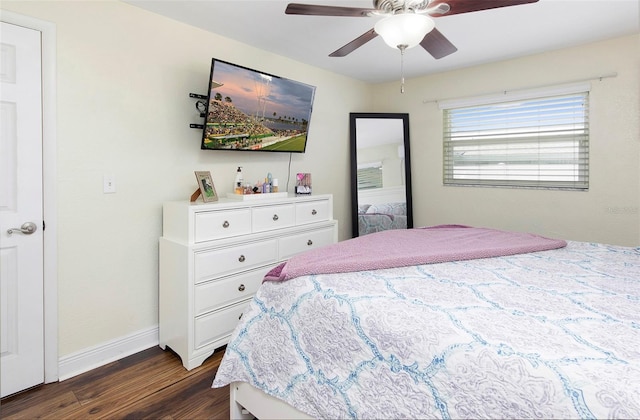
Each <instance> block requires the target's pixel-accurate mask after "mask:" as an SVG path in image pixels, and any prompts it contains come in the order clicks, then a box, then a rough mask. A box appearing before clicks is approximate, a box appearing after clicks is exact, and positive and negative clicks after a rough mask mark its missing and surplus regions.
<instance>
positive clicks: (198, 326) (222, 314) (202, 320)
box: [193, 300, 249, 349]
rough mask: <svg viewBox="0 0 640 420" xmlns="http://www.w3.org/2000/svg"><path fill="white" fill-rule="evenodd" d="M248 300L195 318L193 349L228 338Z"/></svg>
mask: <svg viewBox="0 0 640 420" xmlns="http://www.w3.org/2000/svg"><path fill="white" fill-rule="evenodd" d="M248 303H249V300H245V301H242V302H240V303H238V304H236V305H233V306H230V307H228V308H225V309H222V310H219V311H216V312H213V313H210V314H208V315H203V316H200V317H197V318H195V328H194V329H195V334H194V343H193V344H194V348H195V349H199V348H201V347H204V346H206V345H207V344H210V343H213V342H214V341H218V340H221V339H223V338H225V337H229V336H230V335H231V333H232V332H233V329H234V328H235V327H236V325H237V324H238V321H240V318H241V317H242V312H243V311H244V310H245V308H246V307H247V305H248Z"/></svg>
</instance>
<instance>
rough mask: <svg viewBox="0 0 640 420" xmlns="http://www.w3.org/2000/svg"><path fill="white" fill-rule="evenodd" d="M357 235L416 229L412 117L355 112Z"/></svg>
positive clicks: (353, 159) (353, 179)
mask: <svg viewBox="0 0 640 420" xmlns="http://www.w3.org/2000/svg"><path fill="white" fill-rule="evenodd" d="M350 130H351V189H352V191H351V193H352V225H353V226H352V227H353V230H352V232H353V236H354V237H355V236H360V235H366V234H370V233H375V232H380V231H382V230H387V229H407V228H411V227H413V215H412V209H411V202H412V200H411V171H410V163H409V116H408V114H389V113H352V114H350Z"/></svg>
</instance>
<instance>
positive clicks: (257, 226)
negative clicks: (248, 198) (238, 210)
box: [252, 204, 295, 232]
mask: <svg viewBox="0 0 640 420" xmlns="http://www.w3.org/2000/svg"><path fill="white" fill-rule="evenodd" d="M252 220H253V231H254V232H264V231H266V230H274V229H281V228H286V227H290V226H293V225H295V206H294V205H293V204H284V205H279V206H264V207H255V208H254V209H253V211H252Z"/></svg>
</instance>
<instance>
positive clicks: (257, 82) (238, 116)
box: [200, 58, 316, 153]
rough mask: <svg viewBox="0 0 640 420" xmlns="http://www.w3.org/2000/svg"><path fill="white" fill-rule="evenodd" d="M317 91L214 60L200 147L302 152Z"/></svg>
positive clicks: (290, 81)
mask: <svg viewBox="0 0 640 420" xmlns="http://www.w3.org/2000/svg"><path fill="white" fill-rule="evenodd" d="M315 89H316V88H315V87H314V86H310V85H306V84H304V83H300V82H296V81H294V80H290V79H286V78H284V77H278V76H274V75H273V74H268V73H264V72H261V71H258V70H253V69H250V68H247V67H242V66H239V65H236V64H232V63H228V62H226V61H222V60H218V59H216V58H214V59H212V60H211V74H210V76H209V90H208V99H207V107H206V112H205V123H204V130H203V132H202V142H201V145H200V148H201V149H203V150H245V151H262V152H293V153H304V151H305V149H306V147H307V133H308V131H309V121H310V120H311V111H312V109H313V98H314V94H315Z"/></svg>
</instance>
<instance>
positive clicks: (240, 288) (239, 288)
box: [238, 284, 245, 292]
mask: <svg viewBox="0 0 640 420" xmlns="http://www.w3.org/2000/svg"><path fill="white" fill-rule="evenodd" d="M244 289H245V287H244V284H241V285H240V286H238V290H239V291H241V292H244Z"/></svg>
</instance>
